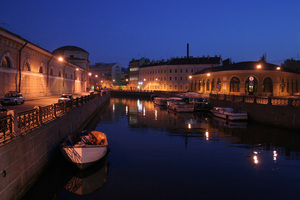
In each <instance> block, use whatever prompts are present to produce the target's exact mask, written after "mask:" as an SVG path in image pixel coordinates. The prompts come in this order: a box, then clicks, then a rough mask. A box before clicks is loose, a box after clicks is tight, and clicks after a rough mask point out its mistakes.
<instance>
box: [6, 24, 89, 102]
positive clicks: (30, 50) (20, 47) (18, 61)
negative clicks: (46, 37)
mask: <svg viewBox="0 0 300 200" xmlns="http://www.w3.org/2000/svg"><path fill="white" fill-rule="evenodd" d="M73 57H74V59H75V58H78V57H77V54H74V56H73ZM81 61H82V63H76V62H71V61H68V60H67V59H65V60H64V61H59V56H58V55H57V54H52V53H51V52H49V51H47V50H45V49H43V48H41V47H39V46H37V45H35V44H33V43H31V42H29V41H28V40H26V39H24V38H22V37H20V36H18V35H16V34H14V33H11V32H9V31H8V30H6V29H4V28H1V27H0V85H1V87H0V96H2V95H4V94H5V93H6V92H8V91H19V92H22V93H23V95H24V96H25V97H30V96H46V95H56V94H61V93H80V92H84V91H85V90H86V84H87V70H86V67H85V66H88V63H89V61H88V58H87V57H85V59H83V60H81Z"/></svg>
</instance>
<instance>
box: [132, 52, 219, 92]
mask: <svg viewBox="0 0 300 200" xmlns="http://www.w3.org/2000/svg"><path fill="white" fill-rule="evenodd" d="M221 62H222V60H221V57H218V56H215V57H209V56H207V57H204V56H203V57H184V58H171V59H170V60H166V61H165V60H161V61H152V62H149V63H145V64H144V65H142V66H140V67H139V73H138V74H139V75H138V81H137V84H138V86H137V87H138V88H139V89H141V90H157V91H187V90H189V78H188V77H189V76H190V75H192V74H194V73H195V72H198V71H200V70H202V69H205V68H211V67H216V66H219V65H220V64H221Z"/></svg>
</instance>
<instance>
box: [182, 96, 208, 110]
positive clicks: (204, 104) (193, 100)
mask: <svg viewBox="0 0 300 200" xmlns="http://www.w3.org/2000/svg"><path fill="white" fill-rule="evenodd" d="M178 96H179V97H182V98H183V99H184V100H185V101H186V102H188V103H190V104H193V105H194V111H209V110H210V109H211V104H210V96H209V95H204V94H199V93H195V92H186V93H180V94H178Z"/></svg>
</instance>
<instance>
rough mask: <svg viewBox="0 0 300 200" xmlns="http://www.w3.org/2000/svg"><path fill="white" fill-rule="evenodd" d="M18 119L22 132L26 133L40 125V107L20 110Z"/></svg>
mask: <svg viewBox="0 0 300 200" xmlns="http://www.w3.org/2000/svg"><path fill="white" fill-rule="evenodd" d="M17 119H18V129H19V132H20V133H25V132H27V131H29V130H32V129H33V128H35V127H37V126H39V125H40V124H39V112H38V109H33V110H28V111H25V112H20V113H18V116H17Z"/></svg>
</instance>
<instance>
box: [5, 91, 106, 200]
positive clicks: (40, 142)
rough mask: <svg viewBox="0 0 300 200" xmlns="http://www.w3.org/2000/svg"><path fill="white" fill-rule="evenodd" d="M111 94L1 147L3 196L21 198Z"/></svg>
mask: <svg viewBox="0 0 300 200" xmlns="http://www.w3.org/2000/svg"><path fill="white" fill-rule="evenodd" d="M109 99H110V94H104V95H103V96H102V97H99V98H97V99H94V100H93V101H92V102H89V103H87V104H84V105H82V106H80V107H78V108H75V109H73V110H71V111H69V112H67V113H66V114H65V115H63V116H61V117H57V118H56V119H55V120H53V121H50V122H49V123H47V124H44V125H43V126H41V127H39V128H37V129H36V130H34V131H32V132H30V133H27V134H24V135H20V136H18V137H16V138H15V139H13V140H12V141H10V142H9V143H6V144H4V145H2V146H0V199H1V200H11V199H20V198H21V197H22V196H23V195H24V194H25V193H26V191H27V190H28V189H29V188H30V187H31V186H32V185H33V183H34V182H35V181H36V180H37V178H38V177H39V175H40V174H41V172H42V171H43V169H44V167H45V166H46V165H47V164H48V163H49V161H50V160H51V158H52V157H53V154H54V152H55V151H54V150H56V149H57V148H58V146H59V144H60V143H61V141H62V140H63V139H64V138H65V137H66V135H67V134H69V133H72V132H75V131H78V130H80V129H81V128H84V125H85V124H86V123H87V121H89V120H90V119H91V118H92V116H93V115H94V114H95V113H96V112H98V110H99V109H100V108H101V107H102V106H103V105H105V103H106V102H107V101H109Z"/></svg>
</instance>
